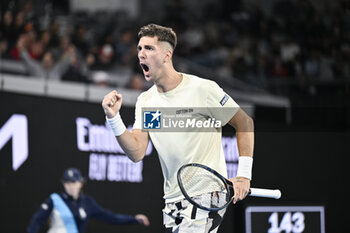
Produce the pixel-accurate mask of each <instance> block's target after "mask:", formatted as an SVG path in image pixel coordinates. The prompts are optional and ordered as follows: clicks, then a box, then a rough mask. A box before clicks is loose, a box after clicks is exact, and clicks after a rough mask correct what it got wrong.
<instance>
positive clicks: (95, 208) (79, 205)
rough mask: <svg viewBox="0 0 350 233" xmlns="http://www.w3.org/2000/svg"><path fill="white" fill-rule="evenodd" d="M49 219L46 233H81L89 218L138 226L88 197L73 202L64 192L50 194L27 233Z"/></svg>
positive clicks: (33, 232) (133, 220) (135, 221)
mask: <svg viewBox="0 0 350 233" xmlns="http://www.w3.org/2000/svg"><path fill="white" fill-rule="evenodd" d="M67 207H68V208H67ZM49 217H51V227H50V229H49V231H48V232H57V233H58V232H67V233H78V232H79V233H82V232H84V230H85V227H86V223H87V221H88V220H89V218H96V219H99V220H102V221H104V222H108V223H111V224H138V221H137V220H136V219H135V217H134V216H128V215H123V214H117V213H113V212H112V211H109V210H106V209H103V208H102V207H101V206H99V205H98V204H97V203H96V202H95V200H94V199H93V198H92V197H90V196H88V195H84V194H81V195H80V196H79V199H78V200H74V199H73V198H72V197H71V196H69V195H68V194H67V193H65V192H64V193H61V194H52V195H51V196H50V197H49V198H48V199H46V200H45V202H44V203H42V204H41V207H40V209H39V210H38V211H37V212H36V213H35V214H34V216H33V217H32V219H31V221H30V224H29V226H28V228H27V232H28V233H36V232H37V231H38V230H39V228H40V227H41V226H42V225H43V224H44V223H46V222H47V220H48V218H49ZM67 223H71V225H72V228H70V227H69V226H67ZM68 225H69V224H68Z"/></svg>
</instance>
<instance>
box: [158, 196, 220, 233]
mask: <svg viewBox="0 0 350 233" xmlns="http://www.w3.org/2000/svg"><path fill="white" fill-rule="evenodd" d="M210 196H211V194H210V193H208V194H202V195H200V196H197V197H195V198H196V199H197V198H198V199H200V200H199V201H202V200H203V201H207V200H208V199H211V197H210ZM198 199H197V200H198ZM216 201H217V200H216ZM225 211H226V208H225V209H222V210H219V211H217V212H211V211H206V210H202V209H199V208H197V207H196V206H193V205H192V204H191V203H189V202H188V201H187V200H186V199H183V200H181V201H178V202H173V203H166V204H165V207H164V209H163V224H164V226H165V229H166V230H165V232H166V233H216V232H217V230H218V229H219V226H220V223H221V221H222V219H223V217H224V214H225Z"/></svg>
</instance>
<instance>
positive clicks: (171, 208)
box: [102, 24, 254, 233]
mask: <svg viewBox="0 0 350 233" xmlns="http://www.w3.org/2000/svg"><path fill="white" fill-rule="evenodd" d="M138 36H139V43H138V46H137V50H138V58H139V62H140V66H141V68H142V70H143V74H144V77H145V79H146V80H147V81H149V82H153V83H154V85H153V86H152V87H151V88H150V89H149V90H147V91H145V92H143V93H142V94H141V95H140V96H139V97H138V99H137V103H136V110H135V123H134V126H133V130H132V132H130V131H128V130H126V127H125V125H124V123H123V121H122V118H121V115H120V113H119V110H120V108H121V105H122V101H123V96H122V94H121V93H118V92H117V91H115V90H114V91H112V92H110V93H109V94H107V95H106V96H105V97H104V99H103V101H102V107H103V109H104V112H105V114H106V120H107V122H108V124H109V126H110V127H111V129H112V130H113V132H114V134H115V136H116V139H117V140H118V142H119V144H120V145H121V147H122V148H123V150H124V151H125V152H126V154H127V155H128V157H129V158H130V159H131V160H132V161H134V162H137V161H140V160H142V159H143V157H144V156H145V152H146V149H147V145H148V141H149V138H151V140H152V143H153V145H154V147H155V148H156V150H157V152H158V155H159V160H160V164H161V168H162V172H163V176H164V199H165V208H164V209H163V213H164V214H163V216H164V218H163V222H164V225H165V228H166V232H196V233H204V232H217V230H218V227H219V225H220V223H221V220H222V217H223V215H224V212H225V210H221V211H219V212H208V211H205V210H201V209H197V208H196V207H194V206H193V205H191V204H190V203H188V201H186V200H185V199H184V196H183V195H182V194H181V191H180V189H179V186H178V184H177V180H176V173H177V170H178V169H179V168H180V167H181V165H183V164H187V163H201V164H205V165H207V166H209V167H211V168H213V169H215V170H216V171H218V172H219V173H221V174H222V175H223V176H225V177H227V171H226V164H225V157H224V152H223V148H222V144H221V128H220V129H219V130H218V131H213V132H201V133H192V132H166V133H164V132H163V133H162V132H154V131H145V130H142V129H143V127H142V126H143V124H142V108H144V107H157V108H162V107H175V108H178V109H184V108H188V107H201V108H203V109H205V108H206V109H214V108H215V109H218V108H219V109H220V108H222V109H225V111H210V110H209V111H204V110H203V112H202V113H200V114H201V115H202V116H204V117H207V118H213V119H214V118H215V119H217V120H220V121H221V122H222V125H225V124H227V123H228V124H230V125H231V126H233V127H234V128H235V129H236V136H237V144H238V150H239V155H240V156H239V163H238V172H237V176H236V177H235V178H231V179H230V180H231V181H233V183H234V190H235V197H234V200H233V202H234V203H236V202H237V201H239V200H242V199H244V198H245V197H246V195H247V194H248V190H249V188H250V180H251V176H252V164H253V148H254V123H253V120H252V119H251V118H250V117H249V116H248V115H247V114H246V113H245V112H244V111H243V110H242V109H241V108H240V107H239V106H238V104H237V103H236V102H235V101H234V100H233V99H232V98H231V97H230V96H229V95H228V94H227V93H225V92H224V91H223V90H222V88H220V87H219V86H218V85H217V84H216V83H215V82H213V81H210V80H207V79H203V78H199V77H196V76H193V75H189V74H185V73H180V72H177V71H176V70H175V69H174V67H173V62H172V57H173V53H174V50H175V47H176V44H177V37H176V34H175V32H174V31H173V30H172V29H171V28H167V27H163V26H159V25H156V24H149V25H146V26H144V27H142V28H141V29H140V31H139V33H138ZM199 191H200V190H199ZM203 195H205V194H203ZM198 198H201V196H199V197H198Z"/></svg>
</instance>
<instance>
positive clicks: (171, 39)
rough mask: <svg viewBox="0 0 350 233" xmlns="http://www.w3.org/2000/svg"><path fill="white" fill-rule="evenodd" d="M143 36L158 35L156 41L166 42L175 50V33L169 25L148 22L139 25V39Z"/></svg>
mask: <svg viewBox="0 0 350 233" xmlns="http://www.w3.org/2000/svg"><path fill="white" fill-rule="evenodd" d="M144 36H150V37H155V36H156V37H158V41H166V42H168V43H169V44H170V45H171V46H172V48H173V49H174V50H175V47H176V44H177V38H176V33H175V32H174V31H173V29H171V28H169V27H163V26H160V25H157V24H148V25H146V26H143V27H141V29H140V31H139V33H138V37H139V38H140V39H141V38H142V37H144Z"/></svg>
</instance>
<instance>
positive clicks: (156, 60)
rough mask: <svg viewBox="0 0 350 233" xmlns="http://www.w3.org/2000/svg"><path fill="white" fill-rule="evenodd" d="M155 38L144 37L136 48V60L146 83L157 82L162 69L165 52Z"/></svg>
mask: <svg viewBox="0 0 350 233" xmlns="http://www.w3.org/2000/svg"><path fill="white" fill-rule="evenodd" d="M162 43H165V42H160V41H158V38H157V37H149V36H144V37H142V38H141V39H140V40H139V44H138V46H137V51H138V58H139V62H140V65H141V68H142V70H143V74H144V76H145V79H146V80H147V81H157V79H158V78H159V77H160V75H161V73H162V69H163V68H164V63H165V57H166V51H165V49H164V46H162Z"/></svg>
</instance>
